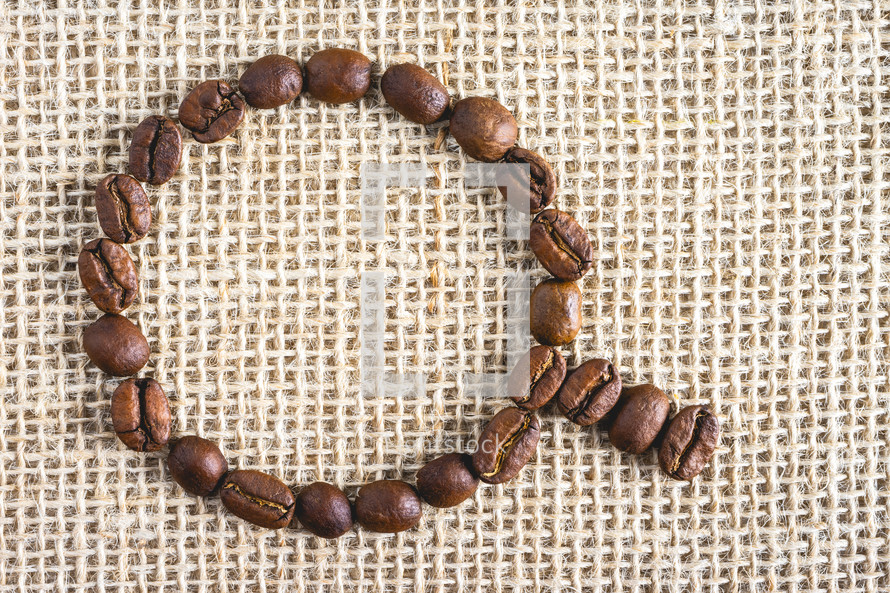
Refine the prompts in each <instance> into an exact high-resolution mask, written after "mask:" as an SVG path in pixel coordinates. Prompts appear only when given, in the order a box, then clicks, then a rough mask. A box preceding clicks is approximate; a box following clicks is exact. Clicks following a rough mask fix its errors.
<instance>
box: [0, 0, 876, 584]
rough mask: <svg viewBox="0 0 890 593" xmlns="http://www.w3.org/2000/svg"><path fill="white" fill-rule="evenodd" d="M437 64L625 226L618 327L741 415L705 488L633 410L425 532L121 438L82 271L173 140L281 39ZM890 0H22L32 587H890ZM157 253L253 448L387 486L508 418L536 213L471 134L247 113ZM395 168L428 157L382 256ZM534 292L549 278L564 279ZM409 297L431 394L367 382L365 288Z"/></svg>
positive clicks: (1, 537) (580, 432)
mask: <svg viewBox="0 0 890 593" xmlns="http://www.w3.org/2000/svg"><path fill="white" fill-rule="evenodd" d="M337 46H342V47H350V48H354V49H357V50H359V51H361V52H362V53H364V54H365V55H367V56H369V57H370V58H371V59H372V60H373V61H374V63H375V71H376V72H375V76H379V74H380V72H382V70H383V69H384V68H385V67H386V66H387V65H389V64H393V63H397V62H404V61H411V62H416V63H419V64H421V65H423V66H424V67H425V68H427V69H428V70H429V71H430V72H432V73H433V74H434V75H435V76H436V77H438V78H439V79H441V80H444V81H446V84H447V87H448V88H449V90H450V91H451V92H452V94H453V96H455V97H465V96H471V95H482V96H487V97H492V98H496V99H498V100H499V101H501V102H502V103H503V104H504V105H506V106H508V107H509V108H510V109H511V110H512V112H513V113H514V114H515V116H516V119H517V120H518V123H519V128H520V133H519V144H520V145H522V146H525V147H528V148H530V149H533V150H537V151H539V152H541V153H542V154H544V155H546V157H547V158H548V159H549V160H550V162H552V163H553V166H554V170H555V172H556V175H557V177H558V182H559V194H558V198H557V199H558V205H559V207H561V208H563V209H565V210H567V211H569V212H570V213H571V214H572V215H574V216H575V217H576V218H577V220H578V221H579V222H580V223H581V224H582V225H583V226H584V227H585V228H587V229H588V231H589V232H590V235H591V237H592V239H593V241H594V246H595V262H594V267H593V269H592V270H591V272H590V273H589V274H588V275H587V276H586V278H584V280H583V281H582V282H581V286H582V290H583V294H584V306H583V313H584V327H583V329H582V331H581V334H580V335H579V337H578V339H577V340H576V341H575V342H574V343H572V344H571V345H570V346H569V347H566V348H564V349H563V351H564V352H565V353H566V355H567V357H568V359H569V364H570V365H577V364H579V363H580V362H581V361H583V360H584V359H586V358H589V357H593V356H602V357H607V358H609V359H611V360H612V361H613V362H614V363H615V364H616V365H617V366H618V367H619V368H620V370H621V373H622V375H623V376H624V378H625V380H626V382H627V383H639V382H653V383H656V384H657V385H659V386H661V387H662V388H664V389H665V391H667V392H669V393H670V395H671V397H672V399H673V401H674V410H675V411H676V410H677V409H679V407H681V406H683V405H687V404H692V403H707V404H709V405H710V406H711V407H712V409H713V410H714V411H715V413H716V414H717V415H718V416H719V418H720V420H721V422H722V429H723V430H722V438H721V441H720V445H719V447H718V450H717V452H716V454H715V456H714V459H713V461H712V463H711V464H710V465H709V467H708V468H707V469H706V470H705V471H704V473H703V474H702V475H701V476H699V477H698V478H697V479H696V480H695V481H693V482H692V483H690V484H686V483H680V482H677V481H674V480H671V479H668V478H667V477H666V476H665V475H664V474H663V473H662V472H661V471H660V470H659V469H658V466H657V462H656V457H655V455H654V454H653V453H649V454H645V455H642V456H638V457H634V456H630V455H627V454H624V453H620V452H618V451H616V450H615V449H614V448H613V447H612V446H611V445H610V444H609V442H608V438H607V435H606V433H605V432H604V430H603V429H602V428H597V427H594V428H579V427H576V426H574V425H572V424H571V423H570V422H568V421H567V420H565V419H563V418H561V417H560V416H559V414H558V413H557V412H556V410H550V409H548V410H545V411H544V412H542V414H541V423H542V439H541V443H540V445H539V447H538V449H537V453H536V455H535V457H534V458H533V459H532V461H531V463H529V465H528V466H527V467H526V468H525V469H524V470H523V471H522V473H521V474H520V475H519V476H518V477H517V478H516V479H514V480H513V481H511V482H509V483H508V484H505V485H503V486H497V487H481V488H480V489H479V490H478V491H477V493H476V494H475V495H474V497H473V498H472V499H470V500H469V501H468V502H466V503H465V504H464V505H462V506H461V507H458V508H456V509H450V510H441V511H438V510H435V509H432V508H430V507H425V509H424V517H423V520H422V522H421V523H420V525H419V527H418V528H416V529H413V530H411V531H408V532H405V533H402V534H398V535H378V534H373V533H370V532H368V531H365V530H362V529H355V530H353V531H352V532H350V533H349V534H347V535H346V536H344V537H342V538H340V539H338V540H335V541H326V540H322V539H319V538H316V537H314V536H311V535H309V534H307V533H306V532H305V531H303V530H301V529H299V528H292V529H286V530H279V531H270V530H264V529H259V528H255V527H252V526H251V525H249V524H247V523H245V522H244V521H241V520H240V519H237V518H236V517H234V516H232V515H231V514H229V513H227V512H226V511H225V509H224V508H223V507H222V506H221V504H220V502H219V499H218V498H214V497H210V498H207V499H198V498H195V497H193V496H190V495H188V494H186V493H185V492H184V491H183V490H182V489H181V488H180V487H178V486H177V485H176V484H175V483H174V482H173V481H172V480H171V479H170V477H169V474H168V471H167V468H166V464H165V453H164V452H159V453H156V454H137V453H135V452H133V451H130V450H127V449H126V448H124V447H123V446H122V445H121V444H120V443H119V442H118V440H117V439H116V437H115V435H114V433H113V431H112V429H111V423H110V419H109V399H110V395H111V393H112V391H113V390H114V388H115V386H116V385H117V383H118V380H114V379H112V378H110V377H107V376H105V375H103V374H102V373H101V372H99V371H98V370H97V369H96V368H95V367H93V366H92V365H91V364H90V363H89V361H88V360H87V358H86V356H85V354H84V353H83V351H82V349H81V347H80V337H81V333H82V331H83V329H84V328H85V327H86V326H87V325H88V324H89V323H90V322H91V321H92V320H94V319H95V318H97V316H98V313H97V311H96V309H95V308H94V307H93V305H92V303H91V302H90V301H89V299H88V298H87V296H86V294H85V293H84V291H83V289H82V287H81V286H80V283H79V280H78V277H77V271H76V258H77V254H78V253H79V250H80V248H81V246H82V245H83V244H84V243H85V242H87V241H89V240H91V239H93V238H96V237H99V236H101V231H100V229H99V227H98V224H97V220H96V213H95V209H94V206H93V190H94V187H95V184H96V183H97V181H98V180H99V179H100V178H101V177H103V176H104V175H106V174H108V173H112V172H123V171H125V170H126V163H127V148H128V146H129V141H130V136H131V133H132V131H133V129H134V127H135V126H136V125H137V124H138V123H139V122H140V121H141V120H142V119H143V118H144V117H146V116H148V115H150V114H156V113H163V114H167V115H169V116H171V117H174V118H175V117H176V112H177V108H178V105H179V102H180V101H181V100H182V98H183V97H184V96H185V95H186V93H187V92H188V91H189V89H190V88H192V87H194V86H195V85H196V84H197V83H198V82H200V81H201V80H205V79H210V78H223V79H226V80H229V81H233V82H234V81H237V79H238V77H239V75H240V73H241V72H242V71H243V70H244V68H245V67H246V66H247V65H248V64H249V63H250V62H251V61H253V60H254V59H255V58H256V57H257V56H260V55H263V54H268V53H286V54H288V55H290V56H292V57H293V58H295V59H296V60H298V61H299V62H301V63H303V62H305V61H306V60H307V59H308V58H309V56H311V55H312V53H313V52H315V51H317V50H318V49H320V48H325V47H337ZM888 84H890V3H888V2H886V1H877V2H846V1H838V2H825V3H812V4H810V3H806V2H797V1H795V2H781V1H779V2H744V3H740V4H738V5H736V4H733V3H730V2H722V1H717V2H714V3H711V2H708V1H704V2H667V1H664V2H662V1H654V2H650V1H649V0H644V1H641V2H631V1H629V0H627V1H622V0H595V1H591V2H589V3H586V4H585V3H580V4H574V3H572V2H570V1H568V0H565V1H560V2H543V1H542V2H540V3H538V4H534V5H531V4H530V5H514V4H513V3H508V2H503V1H502V2H499V3H497V4H496V5H492V6H486V3H484V2H469V1H467V2H457V3H454V4H451V3H448V2H429V1H425V0H420V1H419V2H413V1H404V2H400V1H398V0H392V1H387V2H382V3H380V4H377V3H375V2H373V1H372V0H368V1H360V2H343V3H332V4H326V5H324V6H315V5H309V4H308V3H307V2H304V1H301V0H293V1H284V0H282V1H280V2H271V1H270V2H268V3H265V4H264V3H261V2H249V1H246V0H240V1H238V0H234V1H229V0H163V1H161V2H154V1H148V0H133V1H132V2H121V3H116V2H114V1H113V0H89V1H85V0H59V1H58V3H55V2H39V1H37V0H4V2H3V3H2V4H0V134H2V143H0V217H2V219H0V250H2V262H0V299H2V301H0V304H2V306H0V326H2V337H0V352H2V358H0V389H2V393H0V395H2V397H0V460H2V464H0V510H2V512H0V591H13V590H22V591H25V590H32V591H41V590H43V591H62V590H72V591H100V592H104V591H109V592H111V591H114V592H126V591H186V590H189V591H322V590H324V591H353V590H355V591H400V592H413V591H437V592H439V591H441V592H444V591H479V592H482V591H513V590H516V591H543V590H558V591H598V592H608V591H624V590H627V591H713V592H716V591H773V590H776V591H799V592H816V591H819V592H826V591H827V592H831V591H866V592H878V591H888V590H890V577H888V571H890V552H888V548H890V536H888V526H890V525H888V521H890V518H888V513H890V492H888V482H887V478H886V473H887V470H888V467H890V456H888V446H890V415H888V407H890V402H888V397H887V391H888V387H887V382H888V358H890V356H888V355H890V319H888V317H887V311H886V308H887V304H888V300H890V260H888V258H890V253H888V241H890V195H888V192H890V172H887V171H886V170H887V168H888V158H890V124H888V118H890V90H888ZM184 144H185V148H184V156H183V162H182V167H181V170H180V171H179V173H178V174H177V176H176V177H175V178H174V179H173V180H172V181H171V182H170V183H168V184H166V185H164V186H163V187H159V188H150V189H149V193H150V198H151V202H152V207H153V213H154V222H153V225H152V229H151V233H150V235H149V236H148V237H147V238H146V239H144V240H142V241H140V242H138V243H135V244H134V245H132V246H131V247H130V251H131V253H132V255H133V258H134V260H135V261H136V265H137V268H138V271H139V274H140V277H141V292H140V296H139V298H138V300H137V302H136V304H135V305H134V306H133V307H132V308H131V309H130V310H128V311H127V315H128V317H129V318H130V319H132V320H134V321H135V322H136V323H138V324H139V326H140V327H141V328H142V330H143V331H144V333H145V335H146V336H147V337H148V340H149V343H150V344H151V350H152V357H151V362H150V363H149V366H148V367H146V369H145V370H144V373H145V374H149V375H151V376H154V377H155V378H157V379H158V380H159V381H160V382H161V383H162V384H163V385H164V386H165V388H166V390H167V393H168V394H169V396H170V399H171V406H172V410H173V430H174V433H175V434H179V435H183V434H190V433H197V434H200V435H202V436H205V437H207V438H210V439H213V440H215V441H217V442H219V443H220V446H221V448H222V450H223V451H224V453H225V454H226V456H227V458H228V459H229V461H230V464H231V465H232V466H233V467H240V468H255V469H260V470H265V471H268V472H271V473H273V474H275V475H277V476H279V477H280V478H281V479H283V480H284V481H285V482H287V483H288V484H289V485H292V486H293V487H294V488H298V487H299V486H300V485H301V484H307V483H309V482H311V481H314V480H318V479H322V480H326V481H329V482H332V483H334V484H337V485H338V486H340V487H342V488H344V489H345V490H346V491H347V492H348V493H349V494H350V495H354V493H355V491H356V490H357V488H358V487H359V486H360V485H361V484H363V483H367V482H368V481H371V480H374V479H378V478H384V477H385V478H400V477H401V478H404V479H406V480H409V481H413V476H414V472H415V471H416V470H417V469H418V468H419V467H420V466H421V465H422V464H423V463H424V461H426V460H429V459H432V458H433V457H435V456H437V455H439V454H441V453H442V452H443V451H446V450H451V449H452V448H456V449H458V450H464V449H466V448H468V447H470V446H471V443H472V441H473V439H474V438H476V437H477V436H478V435H479V432H480V429H481V426H482V425H483V424H484V422H485V421H486V419H488V418H490V417H491V416H492V414H494V413H495V412H496V411H497V410H499V409H500V408H502V407H504V406H505V405H506V404H505V402H504V401H502V400H495V399H493V398H486V397H482V396H481V395H479V394H478V393H476V392H474V391H472V390H470V389H468V388H467V380H466V376H467V374H468V373H479V372H506V371H507V370H508V369H507V368H506V367H507V362H506V358H507V357H506V355H505V351H506V350H505V344H504V342H505V333H504V332H505V329H504V318H505V314H506V313H505V307H506V303H507V299H506V296H505V282H506V280H505V270H507V269H508V268H510V267H511V266H512V264H513V262H516V261H519V260H531V258H532V257H533V256H532V254H531V253H530V251H529V250H528V249H527V246H526V245H525V244H524V243H521V242H520V243H517V242H511V241H508V240H506V239H504V238H503V237H504V225H505V222H504V221H505V205H504V202H503V199H502V198H501V197H500V196H499V195H497V194H496V193H495V192H494V191H493V190H491V189H484V188H479V189H473V188H467V187H465V185H464V183H463V182H462V171H463V170H464V166H465V165H466V164H467V159H466V157H464V156H463V155H462V153H461V152H460V151H459V150H458V147H457V145H456V144H455V142H454V140H453V139H452V138H451V137H450V136H448V135H447V125H445V124H438V125H434V126H430V127H428V128H424V127H422V126H417V125H414V124H411V123H410V122H407V121H406V120H405V119H403V118H401V117H400V116H399V115H398V114H396V113H395V112H393V111H392V110H391V109H390V108H388V107H387V106H386V104H385V103H384V102H383V100H382V96H381V94H380V92H379V90H378V87H377V85H376V84H375V85H374V86H373V88H372V90H371V92H370V93H369V94H368V95H367V97H366V98H365V99H363V100H362V101H360V102H358V103H356V104H351V105H345V106H332V105H324V104H320V103H319V102H317V101H315V100H313V99H311V98H310V97H305V96H304V97H301V98H299V99H298V100H297V101H295V102H294V103H293V104H292V105H289V106H286V107H283V108H280V109H277V110H274V111H262V112H261V111H256V110H248V112H247V114H246V118H245V121H244V123H243V125H242V126H241V127H240V128H239V129H238V130H237V131H236V132H235V133H234V135H232V136H231V137H229V138H227V139H225V140H224V141H222V142H220V143H218V144H213V145H208V146H203V145H200V144H198V143H196V142H195V141H194V140H192V139H191V136H190V134H187V133H184ZM363 163H422V164H424V165H425V166H427V167H428V168H429V170H430V171H431V174H430V179H429V183H428V184H427V185H426V186H425V187H422V188H416V189H411V188H402V189H393V190H390V191H389V192H388V194H387V203H388V210H387V229H386V240H385V241H383V242H373V243H371V242H366V241H363V240H362V238H361V233H360V229H361V220H362V218H361V200H360V192H359V188H360V182H359V170H360V167H361V165H362V164H363ZM533 269H534V273H535V277H536V278H538V277H542V276H543V271H542V270H541V269H540V267H534V268H533ZM371 270H373V271H383V272H386V274H387V275H388V276H389V283H388V285H387V309H386V365H387V367H388V369H389V370H391V371H393V372H405V373H409V372H421V373H424V374H425V375H426V377H427V389H426V391H425V392H419V393H415V394H412V395H411V396H410V397H401V398H394V399H387V398H379V397H376V398H375V397H363V396H362V392H361V390H360V388H359V387H360V386H359V377H360V362H361V346H360V331H359V330H360V325H361V324H360V311H361V306H362V302H361V299H360V290H359V287H360V281H361V277H362V274H363V273H364V272H367V271H371Z"/></svg>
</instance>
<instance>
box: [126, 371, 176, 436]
mask: <svg viewBox="0 0 890 593" xmlns="http://www.w3.org/2000/svg"><path fill="white" fill-rule="evenodd" d="M111 423H112V425H113V426H114V432H116V433H117V436H118V438H119V439H120V440H121V442H123V444H125V445H126V446H128V447H129V448H131V449H133V450H134V451H157V450H158V449H160V448H161V447H163V446H164V445H166V444H167V441H168V440H169V439H170V402H168V401H167V396H166V395H164V390H163V388H162V387H161V385H160V383H158V382H157V381H155V380H154V379H147V378H143V379H127V380H126V381H124V382H123V383H121V384H120V385H118V386H117V389H115V390H114V395H112V396H111Z"/></svg>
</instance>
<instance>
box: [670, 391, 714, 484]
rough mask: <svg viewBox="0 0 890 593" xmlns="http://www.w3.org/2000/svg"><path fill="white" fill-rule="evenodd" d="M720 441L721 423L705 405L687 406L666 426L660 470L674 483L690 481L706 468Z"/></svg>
mask: <svg viewBox="0 0 890 593" xmlns="http://www.w3.org/2000/svg"><path fill="white" fill-rule="evenodd" d="M719 438H720V421H719V420H717V416H715V415H714V414H713V413H712V412H711V410H709V409H708V407H707V406H688V407H686V408H683V409H682V410H680V413H679V414H677V415H676V416H674V419H673V420H671V422H670V424H669V425H668V428H667V432H666V433H665V435H664V439H663V440H662V442H661V445H660V449H659V451H658V463H659V464H660V465H661V469H663V470H664V471H665V473H667V474H668V475H669V476H670V477H672V478H675V479H677V480H691V479H692V478H694V477H695V476H697V475H698V474H699V473H700V472H701V470H703V469H704V468H705V466H706V465H707V464H708V461H710V459H711V456H712V455H713V454H714V449H715V448H716V447H717V440H718V439H719Z"/></svg>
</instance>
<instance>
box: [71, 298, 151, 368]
mask: <svg viewBox="0 0 890 593" xmlns="http://www.w3.org/2000/svg"><path fill="white" fill-rule="evenodd" d="M83 349H84V351H86V353H87V356H89V358H90V360H91V361H92V363H93V364H94V365H96V366H97V367H99V368H100V369H102V370H103V371H105V372H106V373H108V374H109V375H114V376H115V377H129V376H130V375H135V374H136V373H138V372H139V370H140V369H141V368H142V367H144V366H145V364H146V363H147V362H148V357H149V354H150V350H149V348H148V340H146V339H145V336H143V335H142V332H140V331H139V328H138V327H136V326H135V325H133V323H132V322H130V320H128V319H127V318H126V317H122V316H120V315H115V314H114V313H106V314H105V315H103V316H102V317H100V318H99V319H97V320H96V321H94V322H93V323H92V324H91V325H90V326H89V327H87V328H86V329H85V330H84V332H83Z"/></svg>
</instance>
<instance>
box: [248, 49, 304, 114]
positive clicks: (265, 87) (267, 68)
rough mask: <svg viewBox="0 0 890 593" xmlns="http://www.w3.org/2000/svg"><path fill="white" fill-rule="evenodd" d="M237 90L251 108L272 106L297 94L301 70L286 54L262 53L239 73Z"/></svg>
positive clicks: (289, 100)
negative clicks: (262, 54) (269, 54)
mask: <svg viewBox="0 0 890 593" xmlns="http://www.w3.org/2000/svg"><path fill="white" fill-rule="evenodd" d="M238 90H239V91H241V94H242V95H244V100H245V101H247V104H248V105H250V106H251V107H256V108H257V109H275V108H276V107H280V106H281V105H286V104H287V103H290V102H291V101H293V100H294V99H296V98H297V97H298V96H300V91H302V90H303V72H302V71H301V70H300V65H299V64H297V63H296V62H295V61H293V60H292V59H290V58H289V57H287V56H281V55H277V54H276V55H271V56H263V57H262V58H260V59H259V60H257V61H256V62H254V63H253V64H251V65H250V66H248V67H247V70H245V71H244V74H242V75H241V80H239V81H238Z"/></svg>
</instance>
